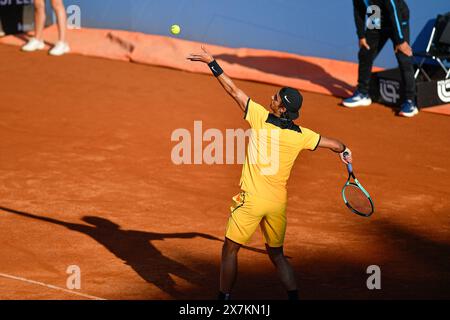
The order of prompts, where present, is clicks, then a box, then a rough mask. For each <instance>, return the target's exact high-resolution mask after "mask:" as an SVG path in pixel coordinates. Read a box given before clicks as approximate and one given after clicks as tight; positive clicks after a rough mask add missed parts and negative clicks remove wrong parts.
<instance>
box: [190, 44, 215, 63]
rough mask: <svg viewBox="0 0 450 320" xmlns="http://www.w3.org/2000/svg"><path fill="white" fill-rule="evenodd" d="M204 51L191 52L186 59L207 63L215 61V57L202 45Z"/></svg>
mask: <svg viewBox="0 0 450 320" xmlns="http://www.w3.org/2000/svg"><path fill="white" fill-rule="evenodd" d="M202 51H203V52H199V53H191V54H190V55H188V56H187V58H186V59H188V60H191V61H200V62H204V63H207V64H208V63H210V62H213V61H214V57H213V56H212V55H211V54H210V53H209V52H208V51H207V50H206V48H205V47H204V46H202Z"/></svg>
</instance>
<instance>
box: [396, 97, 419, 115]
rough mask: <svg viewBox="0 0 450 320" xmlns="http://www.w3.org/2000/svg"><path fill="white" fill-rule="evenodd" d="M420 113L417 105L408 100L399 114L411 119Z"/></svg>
mask: <svg viewBox="0 0 450 320" xmlns="http://www.w3.org/2000/svg"><path fill="white" fill-rule="evenodd" d="M418 113H419V109H417V106H416V104H415V103H414V102H413V101H412V100H406V101H405V102H404V103H403V104H402V106H401V109H400V112H399V113H398V114H399V115H400V116H402V117H407V118H411V117H414V116H415V115H417V114H418Z"/></svg>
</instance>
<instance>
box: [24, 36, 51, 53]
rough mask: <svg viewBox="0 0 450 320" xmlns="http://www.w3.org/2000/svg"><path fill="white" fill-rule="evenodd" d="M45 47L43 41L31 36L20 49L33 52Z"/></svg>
mask: <svg viewBox="0 0 450 320" xmlns="http://www.w3.org/2000/svg"><path fill="white" fill-rule="evenodd" d="M44 48H45V43H44V41H42V40H38V39H36V38H31V39H30V40H29V41H28V42H27V44H26V45H24V46H23V47H22V51H25V52H33V51H37V50H43V49H44Z"/></svg>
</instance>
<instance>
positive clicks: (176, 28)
mask: <svg viewBox="0 0 450 320" xmlns="http://www.w3.org/2000/svg"><path fill="white" fill-rule="evenodd" d="M170 32H172V34H179V33H180V32H181V28H180V26H179V25H177V24H174V25H172V26H171V27H170Z"/></svg>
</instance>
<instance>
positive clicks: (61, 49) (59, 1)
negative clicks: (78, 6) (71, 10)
mask: <svg viewBox="0 0 450 320" xmlns="http://www.w3.org/2000/svg"><path fill="white" fill-rule="evenodd" d="M51 1H52V7H53V10H54V11H55V15H56V19H57V22H58V33H59V41H58V42H57V43H56V44H55V46H54V47H53V48H52V49H51V50H50V54H51V55H53V56H61V55H63V54H65V53H68V52H69V51H70V48H69V45H68V44H67V42H66V30H67V14H66V8H65V7H64V3H63V0H51Z"/></svg>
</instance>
